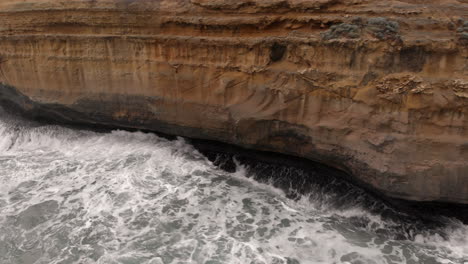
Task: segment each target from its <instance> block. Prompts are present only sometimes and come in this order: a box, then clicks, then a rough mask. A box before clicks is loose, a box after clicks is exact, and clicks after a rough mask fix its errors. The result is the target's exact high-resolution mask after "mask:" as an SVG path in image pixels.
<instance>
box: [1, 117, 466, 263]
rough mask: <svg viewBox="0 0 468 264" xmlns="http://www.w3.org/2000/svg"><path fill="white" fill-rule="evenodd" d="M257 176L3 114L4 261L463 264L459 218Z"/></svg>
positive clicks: (172, 148)
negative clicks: (366, 202)
mask: <svg viewBox="0 0 468 264" xmlns="http://www.w3.org/2000/svg"><path fill="white" fill-rule="evenodd" d="M275 170H277V169H275ZM283 170H284V171H286V172H287V173H289V174H290V175H291V177H292V176H294V175H292V174H298V173H301V172H300V171H297V170H293V169H290V168H283ZM253 173H255V170H251V169H249V168H248V167H246V166H244V165H242V164H237V167H236V171H235V172H233V173H229V172H226V171H223V170H220V169H219V168H218V167H217V166H214V165H213V163H211V162H210V161H209V160H208V159H207V158H206V157H204V156H203V155H202V154H200V153H199V152H198V151H197V150H196V149H194V148H193V147H192V146H191V145H189V144H187V143H186V142H185V141H184V140H183V139H181V138H179V139H177V140H173V141H170V140H167V139H163V138H160V137H158V136H155V135H153V134H145V133H141V132H135V133H129V132H124V131H113V132H111V133H95V132H89V131H81V130H73V129H67V128H63V127H58V126H39V125H35V124H31V123H26V122H24V121H19V120H15V119H8V118H5V119H3V120H0V263H148V264H156V263H211V264H214V263H255V264H260V263H275V264H280V263H284V264H290V263H302V264H306V263H327V264H330V263H463V262H464V261H468V227H467V226H465V225H463V224H461V223H460V222H457V221H455V220H447V221H452V222H451V223H448V224H447V226H446V227H444V228H442V229H428V230H426V228H425V227H424V226H423V227H419V226H417V225H411V223H408V222H401V221H398V220H391V219H387V218H385V217H383V216H382V215H380V214H379V213H376V212H373V211H372V210H369V209H367V208H366V207H364V206H361V202H360V201H361V200H360V199H362V198H359V195H361V194H359V195H355V194H353V195H350V196H349V198H347V199H348V200H350V199H351V198H352V197H354V198H355V199H356V202H352V201H351V202H350V203H347V204H345V205H343V204H342V203H338V204H340V206H337V203H336V199H338V198H337V196H336V195H335V194H334V193H333V192H332V191H330V190H328V189H326V188H325V189H324V188H323V186H317V188H315V189H314V188H312V191H311V192H310V193H308V194H307V195H302V196H300V197H299V198H298V199H288V198H287V193H285V192H284V190H282V189H279V188H276V187H274V186H275V184H274V182H270V183H268V182H265V183H261V182H259V181H257V180H255V175H252V174H253ZM263 173H273V172H272V171H270V172H268V170H265V171H264V172H263ZM330 184H333V183H330Z"/></svg>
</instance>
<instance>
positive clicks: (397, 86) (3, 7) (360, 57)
mask: <svg viewBox="0 0 468 264" xmlns="http://www.w3.org/2000/svg"><path fill="white" fill-rule="evenodd" d="M466 14H468V4H467V3H466V2H465V1H455V0H452V1H450V0H447V1H426V2H425V3H424V4H421V3H419V1H385V3H382V1H372V0H368V1H363V0H362V1H360V0H358V1H332V0H320V1H319V0H317V1H312V0H311V1H299V0H288V1H286V0H277V1H261V0H242V1H229V0H223V1H218V0H170V1H169V0H160V1H119V0H101V1H51V0H34V1H29V2H27V3H23V2H22V1H15V0H8V1H3V2H2V3H1V4H0V21H1V24H2V27H1V28H0V33H1V35H0V82H1V83H2V86H1V88H0V98H1V103H2V105H3V106H4V108H8V109H11V110H12V109H14V111H22V112H24V113H26V114H27V115H29V116H32V117H34V118H39V117H40V118H46V119H50V120H56V121H65V122H71V123H80V124H87V125H91V126H94V125H96V126H100V125H102V126H110V127H125V128H128V129H146V130H151V131H157V132H162V133H167V134H173V135H180V136H185V137H191V138H198V139H203V140H215V141H219V142H224V143H228V144H233V145H237V146H240V147H243V148H248V149H254V150H258V151H270V152H276V153H282V154H286V155H291V156H296V157H302V158H306V159H309V160H312V161H317V162H320V163H323V164H326V165H328V166H332V167H334V168H338V169H340V170H343V171H346V172H347V175H348V177H350V180H351V181H354V182H359V183H363V184H365V185H367V186H368V187H369V189H373V190H376V191H377V192H378V193H381V194H384V195H385V196H387V197H392V198H396V199H404V200H409V201H424V202H441V203H454V204H461V205H466V204H468V117H467V116H468V80H467V77H466V76H468V73H467V71H468V59H467V58H468V48H467V42H466V39H467V36H466V34H467V28H468V27H467V21H468V17H466V16H467V15H466Z"/></svg>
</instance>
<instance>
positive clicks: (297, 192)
mask: <svg viewBox="0 0 468 264" xmlns="http://www.w3.org/2000/svg"><path fill="white" fill-rule="evenodd" d="M3 91H8V92H7V93H4V94H2V95H1V96H0V104H1V105H2V106H3V108H2V109H0V110H5V111H6V112H8V113H9V114H10V115H12V118H15V116H16V117H19V118H26V120H31V121H34V122H38V123H39V124H57V125H61V126H69V127H72V128H79V129H87V130H92V131H100V132H108V131H112V130H127V131H144V132H147V133H156V134H157V135H159V136H162V137H164V138H168V139H176V137H177V136H178V135H175V134H171V133H169V134H168V133H161V132H158V131H160V129H158V130H156V131H155V130H149V129H143V128H142V129H137V128H135V127H134V125H132V126H128V125H127V126H126V125H122V124H116V123H114V122H112V121H111V120H106V119H93V120H88V119H87V118H88V117H83V116H82V115H80V114H79V113H76V112H74V111H73V110H70V109H67V108H63V107H62V106H60V105H55V106H49V105H38V104H36V103H33V102H31V101H29V100H28V99H27V98H26V97H24V96H22V95H19V94H18V93H17V92H16V91H15V90H14V89H13V88H11V87H3ZM3 96H7V97H8V100H5V99H3ZM12 98H15V100H12ZM18 103H21V104H24V105H28V107H27V108H28V109H29V110H28V111H25V108H23V107H20V106H19V105H18ZM69 117H72V118H69ZM168 129H169V130H172V129H174V128H172V127H171V128H168ZM185 139H186V140H187V141H188V142H189V143H190V144H191V145H193V146H194V147H195V148H196V149H197V150H198V151H200V153H202V154H203V155H204V156H205V157H206V158H207V159H209V160H210V161H211V162H213V164H215V165H216V166H218V167H219V168H221V169H223V170H225V171H227V172H235V171H236V170H238V169H239V166H243V167H245V168H246V170H247V175H248V176H249V177H253V178H254V179H255V180H256V181H259V182H262V183H267V184H271V185H272V186H274V187H276V188H279V189H281V190H283V191H284V192H285V193H286V196H287V197H288V198H290V199H300V198H301V197H303V196H304V195H306V196H307V195H312V198H313V199H314V202H315V203H317V201H320V200H322V201H323V204H321V206H322V207H323V208H334V209H343V210H345V209H346V208H350V207H362V208H363V209H365V210H368V211H369V212H372V213H375V214H378V215H381V216H382V217H384V219H387V220H390V221H396V222H398V223H407V224H408V225H409V227H408V228H409V229H410V228H413V227H416V228H435V227H442V226H445V225H447V224H450V221H449V222H447V221H448V219H446V217H449V218H452V217H453V218H456V219H458V220H460V221H462V222H463V223H465V224H466V223H468V206H467V205H463V204H455V203H443V202H420V201H418V202H412V201H408V200H402V199H397V198H392V197H388V196H386V195H385V194H384V193H382V192H380V191H379V190H376V189H375V188H373V187H372V186H370V185H369V184H367V183H365V182H362V181H359V180H358V179H359V177H351V176H350V175H349V172H345V171H343V170H339V169H337V168H333V167H330V166H327V165H325V164H321V163H317V162H314V161H311V160H308V159H304V158H300V157H294V156H291V155H284V154H279V153H274V152H265V151H256V150H252V149H246V148H242V147H238V146H235V145H231V144H226V143H222V142H219V141H212V140H203V139H198V138H194V137H190V136H188V137H185ZM330 196H332V197H330ZM330 202H331V203H332V204H330Z"/></svg>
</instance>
